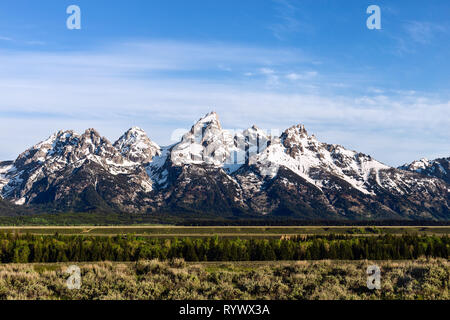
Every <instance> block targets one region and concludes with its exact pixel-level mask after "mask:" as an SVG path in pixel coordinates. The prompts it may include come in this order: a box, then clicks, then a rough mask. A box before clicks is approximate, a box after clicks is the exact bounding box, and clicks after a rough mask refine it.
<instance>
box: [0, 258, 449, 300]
mask: <svg viewBox="0 0 450 320" xmlns="http://www.w3.org/2000/svg"><path fill="white" fill-rule="evenodd" d="M372 264H377V265H378V266H379V267H380V268H381V272H382V273H381V289H380V290H369V289H367V287H366V281H367V275H366V270H367V267H368V266H369V265H372ZM67 267H68V265H67V264H66V265H61V264H45V265H42V264H39V265H32V264H27V265H14V264H10V265H0V275H1V276H0V299H15V300H18V299H20V300H27V299H29V300H36V299H45V300H49V299H64V300H67V299H70V300H96V299H102V300H111V299H114V300H153V299H154V300H192V299H199V300H201V299H210V300H212V299H219V300H257V299H273V300H299V299H305V300H308V299H332V300H342V299H417V300H418V299H425V300H438V299H443V300H448V299H450V295H449V278H450V265H449V262H448V260H444V259H430V260H425V259H421V260H418V261H399V262H397V261H377V262H370V261H365V260H364V261H353V262H352V261H328V260H325V261H299V262H277V263H275V262H264V263H261V262H260V263H255V262H252V263H250V262H235V263H185V262H184V261H183V260H180V259H175V260H171V261H167V262H161V261H158V260H152V261H139V262H137V263H111V262H100V263H95V264H89V263H86V264H80V265H79V267H80V268H81V288H80V289H79V290H69V289H68V288H67V285H66V279H67V278H68V277H69V274H67V273H66V272H65V271H66V269H67Z"/></svg>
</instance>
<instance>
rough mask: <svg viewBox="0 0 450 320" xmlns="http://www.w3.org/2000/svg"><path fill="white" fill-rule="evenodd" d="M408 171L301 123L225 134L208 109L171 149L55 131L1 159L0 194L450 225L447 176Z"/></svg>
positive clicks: (135, 131) (58, 203) (58, 201)
mask: <svg viewBox="0 0 450 320" xmlns="http://www.w3.org/2000/svg"><path fill="white" fill-rule="evenodd" d="M440 165H442V164H441V163H440ZM447 165H448V162H447ZM437 168H440V167H439V166H438V167H437ZM445 168H448V167H444V169H445ZM430 170H431V169H430ZM435 170H436V169H435ZM445 170H446V169H445ZM411 171H416V170H409V171H407V170H400V169H395V168H391V167H389V166H387V165H385V164H382V163H380V162H378V161H376V160H375V159H373V158H372V157H370V156H368V155H365V154H362V153H358V152H355V151H351V150H348V149H345V148H344V147H342V146H340V145H330V144H326V143H322V142H320V141H318V140H317V138H316V137H314V135H309V134H308V132H307V131H306V129H305V127H304V126H302V125H297V126H293V127H291V128H289V129H287V130H286V131H284V132H283V133H282V134H281V136H277V137H273V136H271V135H269V134H267V133H266V132H264V131H263V130H261V129H259V128H257V127H256V126H253V127H251V128H249V129H247V130H244V131H242V132H229V131H226V130H224V129H223V128H222V126H221V124H220V121H219V118H218V116H217V114H216V113H210V114H207V115H206V116H205V117H203V118H201V119H200V120H199V121H198V122H197V123H195V124H194V125H193V126H192V128H191V130H190V131H189V132H187V133H186V134H185V135H184V136H183V137H182V139H181V141H180V142H178V143H176V144H174V145H172V146H169V147H159V146H158V145H157V144H155V143H154V142H152V141H151V140H150V139H149V138H148V137H147V135H146V134H145V132H144V131H143V130H141V129H139V128H132V129H130V130H129V131H127V132H126V133H125V134H124V135H123V136H122V137H120V138H119V140H117V141H116V142H115V143H114V144H111V143H110V142H109V141H108V140H107V139H106V138H103V137H101V136H100V135H99V134H98V133H97V132H96V131H95V130H93V129H89V130H87V131H86V132H85V133H84V134H82V135H78V134H76V133H74V132H72V131H62V132H58V133H56V134H54V135H53V136H51V137H50V138H49V139H47V140H46V141H44V142H41V143H39V144H37V145H36V146H34V147H32V148H30V149H29V150H27V151H26V152H24V153H23V154H21V155H20V156H19V157H18V158H17V159H16V160H15V161H14V162H5V163H0V188H2V192H1V194H2V197H3V198H5V199H7V200H10V201H13V202H15V203H16V204H25V203H26V204H41V205H51V206H53V207H55V208H56V209H57V210H79V211H85V210H94V209H96V210H98V209H104V210H111V209H113V210H117V211H127V212H128V211H133V212H134V211H139V212H165V213H191V214H192V213H195V214H199V215H205V214H208V215H216V216H217V215H222V216H233V215H234V216H243V215H260V216H261V215H262V216H273V215H282V216H292V217H297V218H304V219H341V218H343V219H446V220H448V219H449V218H450V211H449V207H450V206H449V204H450V198H449V188H450V187H449V184H448V180H445V179H442V178H441V177H439V178H441V179H439V178H436V177H433V176H431V175H424V174H423V173H417V172H411ZM447 172H448V170H447Z"/></svg>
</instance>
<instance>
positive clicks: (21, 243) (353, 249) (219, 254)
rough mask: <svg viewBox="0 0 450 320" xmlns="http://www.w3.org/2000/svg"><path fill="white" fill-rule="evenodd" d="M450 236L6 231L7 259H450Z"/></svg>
mask: <svg viewBox="0 0 450 320" xmlns="http://www.w3.org/2000/svg"><path fill="white" fill-rule="evenodd" d="M449 253H450V237H448V236H446V235H445V236H428V235H427V236H419V235H402V236H393V235H380V236H350V235H315V236H293V237H283V238H280V239H239V238H235V239H228V238H219V237H217V236H216V237H204V238H198V239H195V238H183V239H177V238H174V239H161V238H148V237H138V236H133V235H128V236H114V237H109V236H108V237H94V236H72V235H58V234H56V235H54V236H38V235H30V234H25V235H23V234H22V235H19V234H12V233H1V234H0V261H1V262H2V263H28V262H66V261H73V262H79V261H138V260H142V259H161V260H167V259H174V258H184V259H186V260H187V261H274V260H321V259H334V260H361V259H374V260H388V259H393V260H399V259H417V258H419V257H422V256H425V257H435V258H446V259H448V256H449Z"/></svg>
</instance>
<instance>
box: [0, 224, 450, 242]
mask: <svg viewBox="0 0 450 320" xmlns="http://www.w3.org/2000/svg"><path fill="white" fill-rule="evenodd" d="M2 231H3V232H11V233H18V234H27V233H29V234H34V235H54V234H55V233H58V234H61V235H90V236H115V235H127V234H133V235H136V236H141V237H153V238H164V239H171V238H176V237H177V238H185V237H191V238H202V237H210V236H211V235H217V236H219V237H220V238H230V239H233V238H241V239H257V238H263V239H280V238H281V237H292V236H296V235H328V234H347V235H354V236H359V235H365V236H376V235H381V234H391V235H402V234H418V235H450V227H359V228H355V227H315V226H304V227H295V226H290V227H271V226H266V227H263V226H259V227H258V226H254V227H246V226H240V227H179V226H142V225H141V226H123V227H121V226H116V227H92V226H84V227H75V226H72V227H42V226H41V227H0V232H2Z"/></svg>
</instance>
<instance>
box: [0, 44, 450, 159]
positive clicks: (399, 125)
mask: <svg viewBox="0 0 450 320" xmlns="http://www.w3.org/2000/svg"><path fill="white" fill-rule="evenodd" d="M313 60H314V61H316V60H317V59H316V57H308V56H307V55H305V54H304V53H302V52H300V51H298V50H293V49H267V48H256V47H243V46H237V45H230V44H221V43H215V44H210V43H209V44H202V43H186V42H173V41H172V42H167V41H165V42H158V41H142V42H138V41H135V42H127V43H121V44H119V45H113V46H107V47H104V48H100V49H96V50H91V51H84V52H43V51H39V52H25V51H24V52H20V51H14V52H13V51H3V52H0V71H1V72H0V95H1V96H2V103H1V104H0V137H2V139H1V140H0V159H12V158H14V157H15V156H17V154H19V153H20V152H22V151H23V150H24V149H25V148H27V147H29V146H30V145H32V144H34V143H36V142H38V141H40V140H42V139H43V138H45V137H46V136H48V135H49V134H51V133H52V132H53V131H56V130H59V129H75V130H76V131H79V132H80V131H83V130H84V129H86V128H88V127H95V128H97V129H98V130H99V131H100V132H101V133H102V134H104V135H105V136H107V137H108V138H109V139H110V140H114V139H116V138H117V137H118V136H120V134H121V133H123V131H125V130H126V129H128V128H129V127H131V126H134V125H137V126H140V127H143V128H144V129H145V130H146V131H147V132H148V134H149V135H150V137H151V138H152V139H153V140H155V141H156V142H158V143H160V144H162V145H164V144H169V143H172V142H173V141H171V140H170V137H171V136H172V133H173V132H174V131H176V130H177V129H180V128H185V129H188V128H189V127H190V125H191V124H192V122H194V121H195V120H197V119H198V118H199V117H200V116H202V115H203V114H205V113H207V112H209V111H211V110H215V111H216V112H218V113H219V115H220V117H221V120H222V122H223V126H224V127H225V128H230V129H241V128H246V127H249V126H250V125H252V124H256V125H258V126H259V127H261V128H265V129H267V130H275V131H276V130H278V131H282V130H284V129H286V128H287V127H289V126H291V125H294V124H296V123H303V124H305V125H306V126H307V128H309V131H310V132H311V133H315V134H316V136H318V137H319V139H321V140H322V141H327V142H332V143H340V144H344V145H345V146H347V147H350V148H352V149H355V150H358V151H362V152H365V153H368V154H371V155H373V156H374V157H375V158H377V159H380V160H381V161H384V162H385V163H388V164H391V165H398V164H402V163H404V162H406V161H411V160H414V159H416V158H417V157H422V156H428V157H433V156H444V155H446V154H445V153H446V152H448V150H447V149H448V138H449V130H448V128H450V120H449V119H448V117H442V114H445V113H446V112H447V110H448V109H449V107H450V103H449V101H448V100H445V99H442V98H439V97H430V96H426V95H421V94H420V93H417V92H404V93H395V92H389V90H386V89H385V88H380V89H377V90H376V91H373V90H372V91H371V92H369V91H370V90H368V92H367V94H364V95H355V94H353V95H348V94H343V93H342V92H339V87H337V86H336V90H337V91H329V90H323V88H322V87H324V86H327V84H330V83H332V81H335V80H336V79H335V78H336V75H333V74H326V73H323V72H318V71H314V70H312V69H311V68H312V67H313V66H314V65H313V64H311V63H309V61H313ZM302 69H303V70H302ZM213 70H215V71H213ZM205 71H207V72H205ZM329 78H332V81H331V80H329ZM270 79H272V80H273V81H275V80H276V83H271V84H270V83H268V81H269V80H270ZM312 84H314V85H315V86H317V87H318V88H319V89H318V91H310V90H308V86H310V85H312ZM321 84H322V86H321ZM355 85H357V83H353V82H352V80H351V78H346V82H345V86H355ZM412 141H413V143H412ZM447 156H448V155H447Z"/></svg>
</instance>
